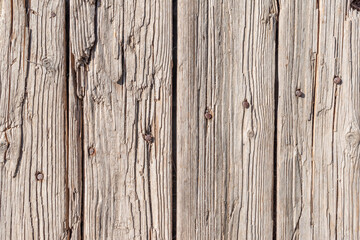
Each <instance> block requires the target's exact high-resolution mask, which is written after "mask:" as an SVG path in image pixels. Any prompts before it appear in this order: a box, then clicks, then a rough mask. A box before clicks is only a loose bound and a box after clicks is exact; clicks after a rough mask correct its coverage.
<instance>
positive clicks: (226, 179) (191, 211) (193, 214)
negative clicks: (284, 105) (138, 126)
mask: <svg viewBox="0 0 360 240" xmlns="http://www.w3.org/2000/svg"><path fill="white" fill-rule="evenodd" d="M276 14H277V5H276V2H275V1H271V0H261V1H247V0H240V1H230V0H225V1H207V0H203V1H186V0H179V1H178V41H177V42H178V51H177V53H178V70H177V71H178V76H177V157H176V159H177V183H178V184H177V231H176V233H177V238H178V239H271V238H272V235H273V216H272V215H273V178H274V171H273V160H274V159H273V153H274V152H273V151H274V132H275V44H276ZM245 99H246V100H247V101H248V103H249V104H250V108H248V109H246V108H244V107H243V101H244V100H245ZM207 110H208V111H210V112H211V113H212V114H213V117H212V119H206V117H205V116H204V114H205V112H206V111H207Z"/></svg>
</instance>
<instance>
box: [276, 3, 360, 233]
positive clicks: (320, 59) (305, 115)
mask: <svg viewBox="0 0 360 240" xmlns="http://www.w3.org/2000/svg"><path fill="white" fill-rule="evenodd" d="M280 6H281V7H280V18H279V21H280V22H279V110H278V116H279V121H278V149H277V150H278V152H277V179H278V181H277V231H276V232H277V238H279V239H315V238H316V239H357V236H358V234H359V209H358V206H359V203H360V202H359V198H358V196H359V195H358V192H359V185H358V183H359V174H358V165H357V162H356V160H355V159H358V157H359V156H358V147H357V146H358V143H359V141H358V140H357V139H358V138H357V135H358V130H357V129H358V128H359V121H358V108H357V107H358V104H359V102H358V100H359V99H358V97H355V96H356V94H355V92H356V91H358V90H359V89H358V82H359V74H358V72H357V71H356V70H354V68H355V66H356V63H357V62H356V58H357V57H356V56H357V55H358V54H359V51H357V50H355V49H356V48H357V47H358V44H359V43H358V42H357V37H355V36H356V35H353V34H354V33H356V32H357V31H356V30H355V29H358V28H359V25H358V24H359V23H358V22H359V21H358V18H359V16H357V15H356V13H353V12H351V11H350V9H349V8H348V3H347V2H346V1H340V0H331V1H325V0H320V1H317V2H313V1H302V2H296V3H295V2H289V1H280ZM295 16H296V17H295ZM354 57H355V58H354ZM334 76H340V77H341V78H343V84H342V85H337V84H335V83H334ZM297 89H301V91H302V92H303V93H304V95H303V96H302V97H296V96H295V91H296V90H297ZM345 204H348V205H345Z"/></svg>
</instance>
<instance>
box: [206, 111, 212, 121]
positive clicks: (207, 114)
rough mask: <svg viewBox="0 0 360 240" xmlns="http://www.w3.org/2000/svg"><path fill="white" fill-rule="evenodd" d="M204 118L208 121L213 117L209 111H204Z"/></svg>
mask: <svg viewBox="0 0 360 240" xmlns="http://www.w3.org/2000/svg"><path fill="white" fill-rule="evenodd" d="M205 118H206V119H207V120H210V119H212V118H213V115H212V113H211V111H210V110H209V109H206V111H205Z"/></svg>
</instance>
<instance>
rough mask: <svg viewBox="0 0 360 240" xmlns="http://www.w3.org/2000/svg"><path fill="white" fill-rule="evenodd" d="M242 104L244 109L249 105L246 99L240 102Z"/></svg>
mask: <svg viewBox="0 0 360 240" xmlns="http://www.w3.org/2000/svg"><path fill="white" fill-rule="evenodd" d="M242 105H243V107H244V108H246V109H247V108H249V107H250V103H249V102H248V101H247V100H246V99H245V100H244V101H243V102H242Z"/></svg>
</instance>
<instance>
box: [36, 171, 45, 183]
mask: <svg viewBox="0 0 360 240" xmlns="http://www.w3.org/2000/svg"><path fill="white" fill-rule="evenodd" d="M35 176H36V180H38V181H42V180H43V179H44V174H43V173H41V172H36V174H35Z"/></svg>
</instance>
